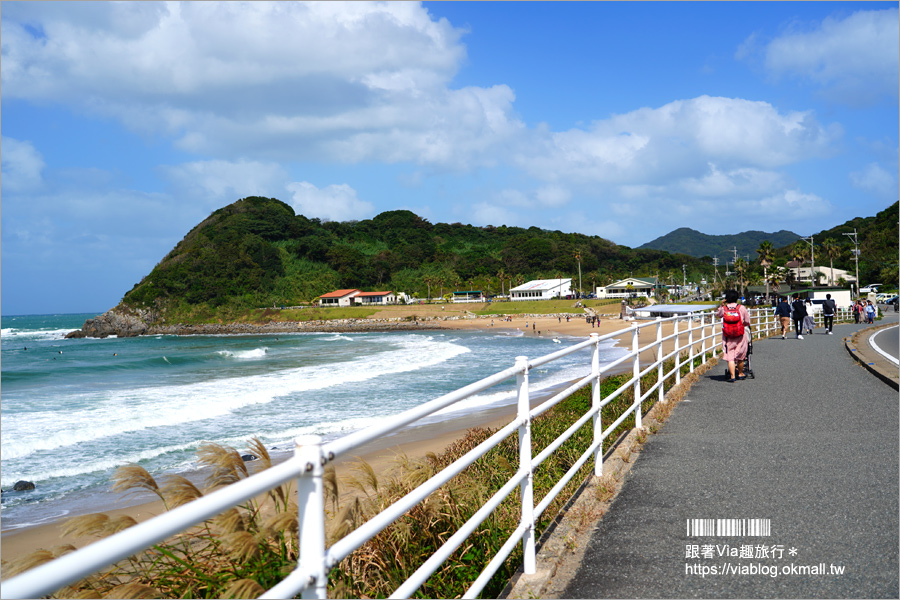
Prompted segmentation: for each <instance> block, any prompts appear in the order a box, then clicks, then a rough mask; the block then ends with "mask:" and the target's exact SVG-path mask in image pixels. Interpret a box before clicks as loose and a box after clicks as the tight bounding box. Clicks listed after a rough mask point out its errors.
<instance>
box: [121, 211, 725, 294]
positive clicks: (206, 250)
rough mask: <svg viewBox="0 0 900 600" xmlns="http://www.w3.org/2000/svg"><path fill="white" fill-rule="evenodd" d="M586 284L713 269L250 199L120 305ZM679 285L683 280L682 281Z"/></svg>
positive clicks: (197, 231) (546, 239)
mask: <svg viewBox="0 0 900 600" xmlns="http://www.w3.org/2000/svg"><path fill="white" fill-rule="evenodd" d="M579 259H580V262H581V272H582V282H583V285H582V287H583V289H584V290H585V291H588V290H590V289H592V288H593V287H594V286H595V285H603V284H606V283H609V282H611V281H612V280H614V279H616V278H619V277H623V276H628V275H632V274H633V275H634V276H655V275H656V274H657V273H659V274H660V276H661V277H664V276H665V275H666V273H671V272H672V271H675V272H677V274H678V275H679V276H681V275H682V265H687V276H688V278H689V279H696V280H699V279H700V278H701V277H703V276H706V275H710V274H711V273H712V266H711V265H709V264H703V263H702V262H701V261H699V260H698V259H695V258H691V257H688V256H686V255H676V254H669V253H667V252H662V251H659V250H634V249H630V248H627V247H624V246H617V245H616V244H614V243H612V242H610V241H608V240H605V239H603V238H600V237H596V236H587V235H582V234H577V233H563V232H560V231H547V230H543V229H539V228H537V227H530V228H528V229H523V228H519V227H505V226H503V227H491V226H488V227H473V226H472V225H462V224H460V223H453V224H446V223H436V224H432V223H429V222H428V221H427V220H425V219H422V218H421V217H419V216H417V215H415V214H413V213H412V212H409V211H406V210H397V211H390V212H385V213H382V214H380V215H378V216H376V217H374V218H372V219H368V220H364V221H355V222H344V223H339V222H333V221H328V222H322V221H319V220H318V219H308V218H306V217H304V216H302V215H295V214H294V211H293V209H292V208H291V207H290V206H288V205H287V204H285V203H283V202H281V201H279V200H276V199H273V198H260V197H250V198H245V199H243V200H239V201H237V202H235V203H233V204H231V205H229V206H226V207H224V208H222V209H220V210H217V211H215V212H214V213H213V214H212V215H210V216H209V217H208V218H207V219H206V220H204V221H203V222H202V223H200V224H199V225H197V226H196V227H194V229H192V230H191V231H190V232H189V233H188V234H187V235H186V236H185V238H184V239H183V240H182V241H181V242H179V243H178V244H177V245H176V246H175V248H174V249H172V251H171V252H169V254H168V255H166V256H165V258H163V260H162V261H160V263H159V264H158V265H157V266H156V267H155V268H154V269H153V271H152V272H151V273H150V274H149V275H147V276H146V277H145V278H144V279H143V280H142V281H141V282H140V283H139V284H137V285H135V287H134V288H133V289H132V290H131V291H130V292H128V294H126V295H125V298H124V299H123V302H124V303H125V304H126V305H130V306H133V307H155V308H162V309H165V308H175V307H177V306H183V305H185V304H187V305H198V304H206V305H208V306H210V307H218V306H222V305H226V304H228V305H232V306H236V305H244V306H271V305H272V304H277V305H294V304H299V303H301V302H307V301H310V300H312V299H314V298H316V297H317V296H319V295H321V294H323V293H325V292H330V291H332V290H335V289H339V288H359V289H362V290H393V291H401V292H405V293H407V294H410V295H412V294H417V295H418V296H419V297H422V298H424V297H426V295H428V294H429V292H430V295H431V296H432V297H435V296H438V295H440V294H442V293H443V294H446V293H448V292H451V291H454V290H462V289H479V290H485V291H489V292H492V293H500V292H501V289H502V290H503V291H507V290H509V287H510V286H511V285H512V286H515V285H517V284H519V283H523V282H525V281H527V280H530V279H538V278H553V277H572V278H573V280H574V286H573V287H577V285H578V284H577V281H578V279H577V277H578V262H579ZM679 279H681V277H679Z"/></svg>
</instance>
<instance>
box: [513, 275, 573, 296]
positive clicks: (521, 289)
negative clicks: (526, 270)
mask: <svg viewBox="0 0 900 600" xmlns="http://www.w3.org/2000/svg"><path fill="white" fill-rule="evenodd" d="M571 293H572V279H571V278H570V279H535V280H534V281H529V282H528V283H523V284H522V285H520V286H516V287H514V288H513V289H511V290H509V298H510V300H513V301H516V300H550V299H551V298H559V297H564V296H566V295H568V294H571Z"/></svg>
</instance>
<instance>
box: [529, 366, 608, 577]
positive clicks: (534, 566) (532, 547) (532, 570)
mask: <svg viewBox="0 0 900 600" xmlns="http://www.w3.org/2000/svg"><path fill="white" fill-rule="evenodd" d="M516 368H517V369H519V372H518V373H516V389H517V391H518V399H519V406H518V412H519V420H520V421H521V424H520V425H519V469H527V470H528V476H527V477H525V479H523V480H522V483H521V485H520V487H519V489H520V491H521V496H522V524H524V525H527V526H528V531H527V532H526V533H525V536H524V537H523V538H522V554H523V562H524V564H523V567H522V568H523V570H524V572H525V573H526V574H527V575H533V574H534V573H535V572H536V571H537V560H536V558H535V555H536V551H535V541H534V473H533V471H532V469H531V416H530V412H531V404H530V401H529V398H528V358H527V357H525V356H517V357H516ZM598 370H599V367H598Z"/></svg>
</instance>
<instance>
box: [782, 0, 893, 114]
mask: <svg viewBox="0 0 900 600" xmlns="http://www.w3.org/2000/svg"><path fill="white" fill-rule="evenodd" d="M898 47H900V18H898V10H897V8H889V9H886V10H875V11H859V12H856V13H853V14H852V15H850V16H848V17H846V18H844V19H839V18H827V19H825V20H823V21H822V22H821V23H820V24H816V26H815V27H813V28H811V29H810V30H808V31H796V30H793V31H790V32H788V33H786V34H784V35H782V36H780V37H778V38H776V39H775V40H773V41H772V42H771V43H770V44H769V45H768V47H767V48H766V58H765V64H766V68H767V69H769V71H770V72H771V73H772V74H773V75H775V76H776V77H780V76H784V75H794V76H797V77H800V78H803V79H809V80H811V81H813V82H815V83H817V84H819V85H821V86H824V87H825V88H826V90H827V92H828V93H829V95H830V96H832V97H834V98H835V99H838V100H841V101H843V102H847V103H850V104H868V103H871V102H874V101H876V100H878V99H879V98H881V97H883V96H888V97H893V98H896V97H897V88H898V85H900V53H898V52H897V48H898Z"/></svg>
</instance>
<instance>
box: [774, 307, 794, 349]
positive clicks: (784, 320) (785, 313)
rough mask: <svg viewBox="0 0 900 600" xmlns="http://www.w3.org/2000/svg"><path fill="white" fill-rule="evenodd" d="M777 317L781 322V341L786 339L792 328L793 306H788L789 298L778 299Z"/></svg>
mask: <svg viewBox="0 0 900 600" xmlns="http://www.w3.org/2000/svg"><path fill="white" fill-rule="evenodd" d="M775 316H776V317H778V319H779V320H780V321H781V339H784V337H785V335H787V332H788V329H790V328H791V305H790V304H788V301H787V297H785V296H781V297H779V298H778V306H776V307H775Z"/></svg>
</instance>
